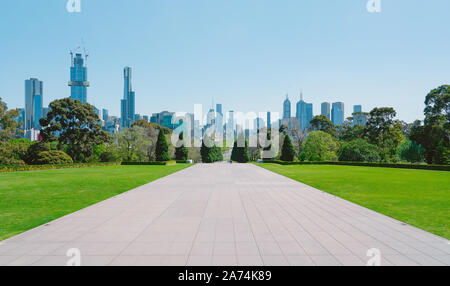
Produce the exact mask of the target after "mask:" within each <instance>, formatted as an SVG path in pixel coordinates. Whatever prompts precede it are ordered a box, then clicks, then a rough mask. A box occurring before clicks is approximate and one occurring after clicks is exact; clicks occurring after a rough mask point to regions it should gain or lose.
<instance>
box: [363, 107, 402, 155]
mask: <svg viewBox="0 0 450 286" xmlns="http://www.w3.org/2000/svg"><path fill="white" fill-rule="evenodd" d="M396 116H397V112H396V111H395V110H394V109H393V108H391V107H381V108H374V109H373V110H372V111H371V112H370V116H369V119H368V121H367V124H366V126H365V130H364V132H365V136H366V137H367V139H368V141H369V143H371V144H374V145H377V146H378V148H379V154H380V157H381V160H382V161H383V162H395V161H398V159H399V158H398V148H399V146H400V144H401V143H402V142H404V140H405V137H404V135H403V131H402V130H403V129H402V125H401V123H400V122H399V121H398V120H395V117H396Z"/></svg>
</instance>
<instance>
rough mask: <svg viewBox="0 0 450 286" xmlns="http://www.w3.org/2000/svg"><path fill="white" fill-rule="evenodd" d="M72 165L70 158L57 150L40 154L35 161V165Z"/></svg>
mask: <svg viewBox="0 0 450 286" xmlns="http://www.w3.org/2000/svg"><path fill="white" fill-rule="evenodd" d="M72 163H73V160H72V158H70V156H69V155H67V154H66V153H64V152H63V151H59V150H51V151H45V152H41V153H39V154H38V155H37V157H36V160H35V164H36V165H65V164H72Z"/></svg>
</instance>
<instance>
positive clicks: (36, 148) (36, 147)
mask: <svg viewBox="0 0 450 286" xmlns="http://www.w3.org/2000/svg"><path fill="white" fill-rule="evenodd" d="M50 150H51V147H50V143H47V142H35V143H33V144H32V145H31V146H30V147H29V148H28V150H27V153H26V154H25V156H24V158H23V160H24V161H25V163H27V164H28V165H39V163H38V162H37V160H38V159H39V154H40V153H42V152H48V151H50Z"/></svg>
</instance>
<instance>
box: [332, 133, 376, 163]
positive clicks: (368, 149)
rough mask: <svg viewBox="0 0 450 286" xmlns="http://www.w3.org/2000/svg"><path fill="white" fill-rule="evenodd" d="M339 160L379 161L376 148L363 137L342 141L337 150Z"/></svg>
mask: <svg viewBox="0 0 450 286" xmlns="http://www.w3.org/2000/svg"><path fill="white" fill-rule="evenodd" d="M338 158H339V161H343V162H379V161H380V156H379V155H378V148H377V146H375V145H372V144H369V143H368V142H367V141H366V140H364V139H356V140H352V141H350V142H346V143H344V144H343V145H342V146H341V148H340V149H339V152H338Z"/></svg>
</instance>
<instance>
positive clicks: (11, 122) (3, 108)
mask: <svg viewBox="0 0 450 286" xmlns="http://www.w3.org/2000/svg"><path fill="white" fill-rule="evenodd" d="M18 116H19V111H18V110H17V109H14V110H8V106H7V105H6V103H5V102H3V101H2V98H1V97H0V141H9V140H12V139H14V138H15V137H17V134H18V127H19V124H18V123H17V122H16V121H15V118H17V117H18Z"/></svg>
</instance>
